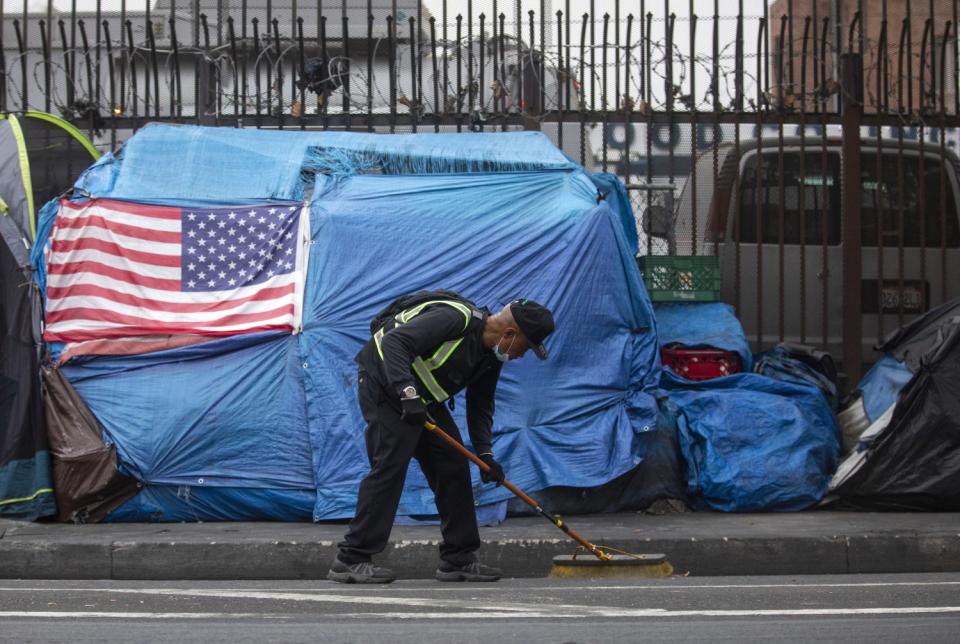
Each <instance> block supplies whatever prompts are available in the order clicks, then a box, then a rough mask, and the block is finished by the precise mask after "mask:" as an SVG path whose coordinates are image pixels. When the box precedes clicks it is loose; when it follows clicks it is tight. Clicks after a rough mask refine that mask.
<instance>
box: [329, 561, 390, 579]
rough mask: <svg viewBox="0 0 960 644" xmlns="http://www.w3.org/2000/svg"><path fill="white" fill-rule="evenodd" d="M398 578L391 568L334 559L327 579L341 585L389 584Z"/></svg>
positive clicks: (367, 562) (363, 562)
mask: <svg viewBox="0 0 960 644" xmlns="http://www.w3.org/2000/svg"><path fill="white" fill-rule="evenodd" d="M396 578H397V577H396V575H394V574H393V571H392V570H390V569H389V568H381V567H379V566H374V565H373V563H371V562H369V561H361V562H360V563H355V564H348V563H344V562H342V561H340V560H339V559H334V560H333V563H332V564H331V565H330V572H328V573H327V579H329V580H331V581H339V582H340V583H341V584H389V583H390V582H391V581H393V580H395V579H396Z"/></svg>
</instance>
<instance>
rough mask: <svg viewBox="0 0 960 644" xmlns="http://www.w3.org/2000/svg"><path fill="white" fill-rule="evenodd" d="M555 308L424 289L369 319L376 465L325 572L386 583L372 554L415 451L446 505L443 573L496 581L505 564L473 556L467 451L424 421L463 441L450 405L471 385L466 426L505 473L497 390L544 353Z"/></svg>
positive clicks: (489, 478) (386, 531) (362, 393)
mask: <svg viewBox="0 0 960 644" xmlns="http://www.w3.org/2000/svg"><path fill="white" fill-rule="evenodd" d="M553 329H554V322H553V316H552V314H551V313H550V311H549V310H548V309H547V308H546V307H544V306H541V305H540V304H537V303H536V302H532V301H530V300H525V299H521V300H514V301H513V302H511V303H510V304H508V305H507V306H505V307H504V308H503V309H502V310H500V311H499V312H498V313H495V314H494V313H491V312H490V311H489V310H487V309H485V308H478V307H476V306H474V305H473V304H472V303H471V302H469V301H467V300H465V299H463V298H461V297H460V296H458V295H456V294H455V293H452V292H449V291H437V292H433V293H417V294H414V295H410V296H406V297H404V298H400V299H399V300H397V301H395V302H394V303H393V304H391V305H390V306H389V307H387V308H386V309H385V310H384V311H382V312H381V314H380V315H378V316H377V317H376V318H375V319H374V322H373V323H372V324H371V331H372V332H373V337H372V338H371V339H370V341H369V342H367V343H366V344H365V345H364V347H363V348H362V349H361V350H360V353H359V354H358V355H357V362H358V364H359V373H358V378H357V388H358V396H359V401H360V409H361V411H362V412H363V417H364V419H365V420H366V421H367V429H366V435H365V438H366V446H367V456H368V458H369V459H370V472H369V474H367V476H366V478H364V479H363V481H362V482H361V483H360V493H359V496H358V498H357V511H356V515H355V516H354V518H353V520H352V521H351V522H350V525H349V527H348V529H347V534H346V536H345V537H344V539H343V541H341V542H340V543H339V544H338V546H339V552H338V554H337V557H336V559H335V560H334V561H333V564H332V565H331V566H330V572H329V573H328V574H327V578H328V579H332V580H333V581H338V582H342V583H389V582H391V581H393V580H394V579H395V578H396V577H395V576H394V574H393V573H392V572H391V571H390V570H389V569H387V568H383V567H380V566H375V565H374V564H373V563H372V561H371V559H372V557H373V556H374V555H376V554H378V553H380V552H382V551H383V549H384V548H385V547H386V545H387V540H388V539H389V538H390V530H391V528H392V526H393V521H394V517H395V515H396V512H397V506H398V505H399V503H400V494H401V492H402V491H403V483H404V479H405V478H406V473H407V466H408V464H409V463H410V459H411V458H412V457H415V458H416V459H417V461H418V462H419V463H420V469H421V470H423V473H424V475H425V476H426V479H427V482H428V483H429V485H430V488H431V489H432V490H433V493H434V496H435V498H436V504H437V511H438V512H439V514H440V530H441V533H442V536H443V540H442V542H441V544H440V565H439V567H438V568H437V571H436V578H437V579H438V580H440V581H496V580H498V579H499V578H500V575H501V573H500V571H499V570H498V569H496V568H492V567H490V566H486V565H484V564H482V563H480V562H479V561H477V558H476V551H477V550H478V549H479V547H480V532H479V530H478V528H477V516H476V511H475V509H474V500H473V489H472V487H471V485H470V470H469V466H468V463H467V461H466V459H464V458H463V457H462V456H460V455H458V454H457V453H455V452H454V451H453V450H452V449H451V448H450V447H448V446H446V445H444V443H443V442H442V441H441V439H440V438H438V437H437V436H436V435H434V434H433V433H432V432H430V431H428V430H426V429H425V428H424V422H425V421H428V420H429V421H430V422H433V423H435V424H437V425H438V426H440V427H441V428H442V429H443V430H444V431H446V432H447V433H448V434H450V435H451V436H453V437H454V438H455V439H457V440H458V441H459V440H461V439H460V432H459V430H458V428H457V426H456V425H455V424H454V422H453V418H452V417H451V416H450V412H449V411H448V410H447V408H446V407H445V406H444V404H443V403H444V402H445V401H448V400H449V401H450V403H451V407H452V397H453V396H454V395H455V394H456V393H457V392H459V391H461V390H463V389H466V404H467V410H466V411H467V429H468V430H469V432H470V438H471V440H472V441H473V447H474V449H475V450H476V452H477V454H478V455H479V456H480V458H481V459H482V460H483V462H484V463H485V464H486V465H487V466H489V468H490V469H489V471H488V472H484V473H482V474H481V478H482V480H483V481H484V482H485V483H491V482H493V483H497V484H498V485H499V484H500V483H501V482H502V481H503V480H504V472H503V468H502V467H501V466H500V464H499V463H497V462H496V460H495V459H494V457H493V451H492V426H493V412H494V395H495V393H496V389H497V380H498V379H499V377H500V368H501V366H502V365H503V363H505V362H508V361H509V360H514V359H516V358H520V357H522V356H523V355H524V354H525V353H526V352H527V350H528V349H532V350H533V352H534V353H535V354H536V355H537V357H538V358H540V359H541V360H546V358H547V350H546V348H544V346H543V341H544V339H545V338H546V337H547V336H548V335H549V334H550V333H552V332H553Z"/></svg>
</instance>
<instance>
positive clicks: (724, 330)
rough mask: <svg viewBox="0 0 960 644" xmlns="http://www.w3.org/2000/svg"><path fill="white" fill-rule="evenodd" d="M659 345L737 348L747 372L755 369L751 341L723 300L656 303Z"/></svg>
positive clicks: (734, 349)
mask: <svg viewBox="0 0 960 644" xmlns="http://www.w3.org/2000/svg"><path fill="white" fill-rule="evenodd" d="M654 313H655V315H656V318H657V333H658V334H659V337H660V346H661V347H665V346H667V345H670V344H683V345H686V346H689V347H713V348H715V349H721V350H723V351H736V352H737V353H738V354H740V360H741V363H742V368H743V370H744V371H750V370H751V369H753V354H752V353H751V352H750V343H749V342H747V337H746V335H744V333H743V327H742V326H740V320H738V319H737V316H736V314H735V313H734V312H733V307H732V306H730V305H729V304H724V303H722V302H689V303H688V302H683V303H668V302H658V303H656V304H654Z"/></svg>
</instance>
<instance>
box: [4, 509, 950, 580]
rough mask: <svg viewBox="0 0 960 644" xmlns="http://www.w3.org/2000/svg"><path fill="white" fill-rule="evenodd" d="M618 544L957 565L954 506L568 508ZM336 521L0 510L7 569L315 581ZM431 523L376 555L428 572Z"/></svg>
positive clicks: (537, 531)
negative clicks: (19, 518) (99, 519)
mask: <svg viewBox="0 0 960 644" xmlns="http://www.w3.org/2000/svg"><path fill="white" fill-rule="evenodd" d="M567 519H569V521H568V522H569V524H570V525H571V526H572V527H573V529H574V530H576V531H577V532H578V533H580V534H581V535H583V536H584V537H586V538H587V539H590V540H593V541H595V542H597V543H599V544H605V545H610V546H614V547H617V548H620V549H623V550H626V551H628V552H635V553H642V552H662V553H665V554H666V555H667V557H668V558H669V560H670V561H671V563H672V564H673V566H674V568H675V569H676V571H677V573H679V574H683V573H687V572H689V574H691V575H698V576H703V575H762V574H797V575H799V574H837V573H880V572H894V573H896V572H941V571H954V572H955V571H960V513H942V514H920V513H884V514H880V513H859V512H857V513H855V512H800V513H793V514H719V513H708V512H691V513H684V514H671V515H665V516H651V515H644V514H635V513H621V514H605V515H590V516H571V517H568V518H567ZM344 528H345V524H343V523H327V524H309V523H150V524H145V523H137V524H132V523H127V524H123V523H121V524H94V525H64V524H47V523H22V522H14V521H8V520H2V519H0V578H5V579H18V578H20V579H321V578H323V577H324V576H325V575H326V572H327V566H328V564H329V563H330V560H331V559H332V558H333V556H334V554H335V549H336V546H335V544H336V542H337V541H338V540H339V539H340V538H341V536H342V535H343V532H344ZM439 530H440V529H439V526H417V527H400V526H397V527H395V528H394V530H393V535H392V539H391V543H390V545H389V546H388V548H387V550H386V551H385V552H384V553H383V555H382V556H381V557H380V558H378V560H377V561H378V562H380V563H383V564H384V565H388V566H391V567H392V568H394V570H395V571H396V572H397V573H398V575H399V576H400V577H401V578H407V579H411V578H431V577H432V576H433V571H434V569H435V567H436V562H437V540H438V539H439ZM481 537H482V538H483V541H484V545H483V548H482V549H481V551H480V555H481V557H482V560H483V561H484V562H486V563H490V564H492V565H496V566H500V567H502V568H503V570H504V573H505V574H506V575H507V576H509V577H539V576H544V575H545V574H546V573H547V572H548V570H549V568H550V563H551V559H552V558H553V556H554V555H558V554H566V555H569V554H572V553H573V552H574V550H575V544H574V543H573V542H572V541H570V540H569V539H567V537H566V536H565V535H564V534H563V533H562V532H560V531H559V530H557V529H556V528H555V527H553V526H552V525H551V524H550V523H548V522H547V521H544V520H543V519H542V518H539V517H521V518H513V519H508V520H507V521H506V522H505V523H504V524H502V525H500V526H497V527H494V528H481Z"/></svg>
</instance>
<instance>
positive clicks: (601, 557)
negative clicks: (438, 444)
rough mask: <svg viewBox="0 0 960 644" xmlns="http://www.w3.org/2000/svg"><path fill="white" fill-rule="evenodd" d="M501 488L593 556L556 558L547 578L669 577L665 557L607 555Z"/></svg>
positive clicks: (444, 437) (436, 431)
mask: <svg viewBox="0 0 960 644" xmlns="http://www.w3.org/2000/svg"><path fill="white" fill-rule="evenodd" d="M423 426H424V427H425V428H426V429H428V430H430V431H431V432H433V433H434V434H436V435H437V436H438V437H439V438H440V439H441V440H443V441H444V442H445V443H446V444H447V445H449V446H450V447H452V448H453V449H455V450H456V451H457V452H459V453H460V454H461V455H463V456H465V457H467V458H468V459H469V460H471V461H473V463H474V464H475V465H476V466H477V467H479V468H480V471H481V472H488V471H490V467H489V466H488V465H487V464H486V463H484V462H483V461H481V460H480V459H479V458H478V457H477V456H476V455H475V454H474V453H473V452H471V451H470V450H468V449H467V448H466V447H464V446H463V445H461V444H460V442H459V441H457V440H456V439H454V438H453V437H451V436H450V435H449V434H447V433H446V432H445V431H443V430H442V429H440V428H439V427H437V425H436V424H435V423H433V422H431V421H429V420H428V421H425V422H424V423H423ZM503 486H504V487H505V488H507V489H508V490H510V491H511V492H513V494H514V495H516V497H517V498H518V499H520V500H521V501H523V502H524V503H526V504H527V505H529V506H530V507H531V508H533V509H534V510H535V511H536V512H537V514H539V515H540V516H542V517H543V518H544V519H546V520H547V521H549V522H550V523H552V524H553V525H555V526H557V527H558V528H560V529H561V530H563V531H564V532H565V533H566V534H567V536H569V537H570V538H571V539H573V540H574V541H576V542H577V543H579V544H580V548H579V549H578V553H579V550H585V551H587V552H589V553H590V554H592V555H593V557H578V556H577V554H573V555H557V556H556V557H554V558H553V567H552V568H551V570H550V576H551V577H621V576H640V577H669V576H670V575H672V574H673V566H671V565H670V562H669V561H667V557H666V555H662V554H643V555H634V554H629V553H626V552H620V551H618V552H617V553H615V554H611V553H610V552H608V551H610V550H614V549H613V548H609V547H607V546H598V545H596V544H593V543H591V542H589V541H587V540H586V539H584V538H583V537H581V536H580V535H579V534H577V533H576V532H574V530H573V528H571V527H570V526H568V525H567V524H566V523H564V522H563V520H562V519H561V518H560V517H558V516H555V515H553V514H551V513H549V512H547V511H546V510H544V509H543V508H542V507H540V504H539V503H537V502H536V501H534V500H533V499H532V498H530V497H529V496H527V495H526V494H525V493H524V492H523V490H521V489H520V488H518V487H517V486H516V485H514V484H513V483H511V482H510V481H508V480H506V479H504V480H503Z"/></svg>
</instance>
